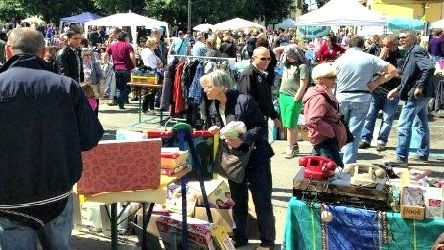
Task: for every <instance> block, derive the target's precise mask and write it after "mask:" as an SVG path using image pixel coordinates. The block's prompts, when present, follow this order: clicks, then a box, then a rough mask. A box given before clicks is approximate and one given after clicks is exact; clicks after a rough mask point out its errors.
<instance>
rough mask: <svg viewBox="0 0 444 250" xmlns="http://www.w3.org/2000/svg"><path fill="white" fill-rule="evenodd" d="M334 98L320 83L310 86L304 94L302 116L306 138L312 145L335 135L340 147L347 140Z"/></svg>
mask: <svg viewBox="0 0 444 250" xmlns="http://www.w3.org/2000/svg"><path fill="white" fill-rule="evenodd" d="M326 97H328V98H330V100H331V101H333V102H334V103H336V104H337V103H338V102H337V101H336V98H335V97H334V96H333V95H332V94H330V93H329V91H327V89H325V87H323V86H321V85H316V86H314V87H310V88H309V89H308V90H307V92H306V93H305V95H304V98H303V99H302V102H303V103H304V117H305V122H306V125H307V127H308V138H309V139H310V142H311V143H312V144H313V145H316V144H319V143H321V142H323V141H324V140H326V139H328V138H334V137H336V138H337V140H338V147H339V149H341V148H342V147H343V146H344V145H345V141H346V140H347V134H346V131H345V127H344V125H343V124H342V123H341V121H340V118H339V114H338V110H337V105H335V106H333V105H332V104H331V101H328V100H327V99H326Z"/></svg>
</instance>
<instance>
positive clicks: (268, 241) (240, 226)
mask: <svg viewBox="0 0 444 250" xmlns="http://www.w3.org/2000/svg"><path fill="white" fill-rule="evenodd" d="M257 162H261V163H262V164H257V163H256V164H255V166H248V167H249V168H247V170H246V172H245V179H244V181H243V182H242V183H241V184H239V183H236V182H233V181H228V183H229V185H230V192H231V196H232V198H233V201H234V203H235V204H234V206H233V219H234V222H235V224H236V228H235V229H234V230H233V232H234V240H235V241H236V242H237V243H241V242H247V241H248V224H247V221H248V189H250V191H251V195H252V197H253V202H254V207H255V208H256V214H257V224H258V227H259V235H260V236H259V238H260V240H261V244H262V245H263V246H274V241H275V237H276V229H275V221H274V216H273V206H272V205H271V189H272V181H271V169H270V159H263V161H257Z"/></svg>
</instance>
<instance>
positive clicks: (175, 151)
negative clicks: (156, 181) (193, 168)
mask: <svg viewBox="0 0 444 250" xmlns="http://www.w3.org/2000/svg"><path fill="white" fill-rule="evenodd" d="M187 160H188V151H180V150H179V148H162V150H161V153H160V173H161V174H162V175H168V176H171V175H175V174H176V173H178V172H180V171H181V170H182V169H184V168H185V167H186V166H187Z"/></svg>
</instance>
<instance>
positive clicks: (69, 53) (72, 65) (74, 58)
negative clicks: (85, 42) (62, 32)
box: [56, 27, 84, 83]
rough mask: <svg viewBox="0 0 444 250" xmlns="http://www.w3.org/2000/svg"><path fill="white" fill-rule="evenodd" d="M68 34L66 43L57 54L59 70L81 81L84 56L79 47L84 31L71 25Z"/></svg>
mask: <svg viewBox="0 0 444 250" xmlns="http://www.w3.org/2000/svg"><path fill="white" fill-rule="evenodd" d="M66 36H67V38H68V39H67V42H66V45H65V47H63V48H62V49H61V50H60V51H59V52H58V53H57V56H56V65H57V72H58V73H59V74H62V75H64V76H69V77H71V78H72V79H74V80H75V81H77V82H79V83H81V82H83V77H84V75H83V62H82V56H81V55H80V49H79V48H80V40H81V38H82V32H81V31H80V29H78V28H76V27H71V28H70V29H69V30H68V32H67V33H66Z"/></svg>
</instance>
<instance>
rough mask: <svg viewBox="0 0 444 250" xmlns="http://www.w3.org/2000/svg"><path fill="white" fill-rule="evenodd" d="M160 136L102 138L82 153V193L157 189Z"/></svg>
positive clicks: (80, 191) (79, 191) (79, 186)
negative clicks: (130, 139) (105, 139)
mask: <svg viewBox="0 0 444 250" xmlns="http://www.w3.org/2000/svg"><path fill="white" fill-rule="evenodd" d="M161 147H162V142H161V140H160V139H148V140H137V141H127V140H121V141H120V140H117V141H114V140H112V141H101V142H100V143H99V144H98V145H97V146H96V147H95V148H93V149H92V150H90V151H87V152H83V153H82V161H83V172H82V177H81V178H80V180H79V182H78V183H77V192H78V193H79V194H84V195H90V194H96V193H102V192H121V191H133V190H144V189H156V188H158V187H159V186H160V149H161Z"/></svg>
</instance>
